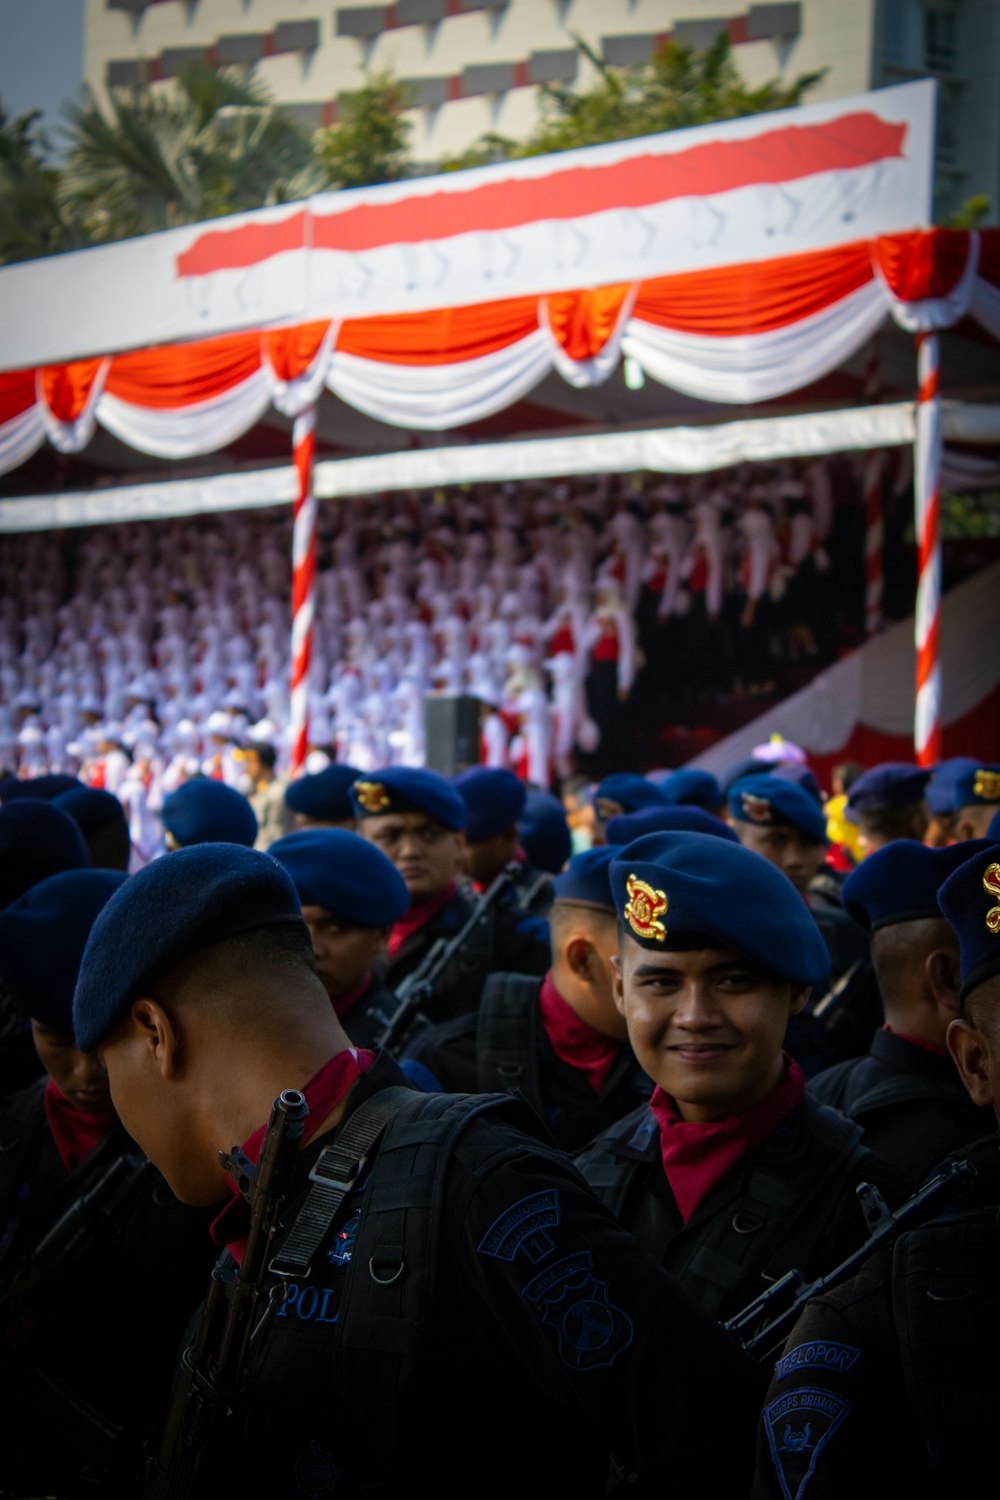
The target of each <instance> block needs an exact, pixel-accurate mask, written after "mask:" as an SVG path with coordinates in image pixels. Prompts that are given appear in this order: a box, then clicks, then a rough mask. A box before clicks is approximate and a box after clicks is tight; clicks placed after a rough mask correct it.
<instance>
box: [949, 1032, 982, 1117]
mask: <svg viewBox="0 0 1000 1500" xmlns="http://www.w3.org/2000/svg"><path fill="white" fill-rule="evenodd" d="M948 1051H949V1052H950V1053H951V1055H952V1058H953V1060H954V1063H955V1066H956V1068H957V1069H958V1071H959V1073H960V1074H961V1077H962V1082H963V1083H964V1084H965V1091H966V1093H967V1094H968V1096H969V1098H970V1099H971V1100H972V1102H973V1104H979V1105H981V1106H982V1107H983V1108H984V1109H991V1108H992V1107H993V1089H992V1087H991V1084H990V1044H989V1039H988V1038H987V1037H985V1036H984V1035H983V1033H982V1032H981V1031H978V1030H977V1029H976V1027H975V1026H973V1025H972V1023H971V1022H970V1021H966V1020H964V1019H963V1018H961V1017H960V1018H958V1019H957V1020H954V1021H952V1023H951V1025H950V1026H949V1027H948Z"/></svg>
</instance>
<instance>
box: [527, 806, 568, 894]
mask: <svg viewBox="0 0 1000 1500" xmlns="http://www.w3.org/2000/svg"><path fill="white" fill-rule="evenodd" d="M517 832H518V835H519V837H520V840H521V848H522V849H523V850H524V852H525V854H526V855H527V856H528V858H529V860H530V861H531V863H532V864H533V865H534V866H535V868H536V870H543V871H545V873H546V874H548V875H558V874H559V871H560V870H561V869H562V868H563V866H564V865H565V863H566V861H567V860H568V859H569V857H570V855H571V854H572V852H573V837H572V834H571V833H570V831H569V824H568V823H567V821H566V812H565V809H564V808H563V805H562V803H561V802H560V801H559V798H558V797H554V796H553V795H552V793H551V792H541V791H538V790H537V789H535V788H531V789H530V790H529V791H528V796H527V798H526V800H525V804H524V812H523V813H522V815H521V818H520V821H519V822H518V825H517Z"/></svg>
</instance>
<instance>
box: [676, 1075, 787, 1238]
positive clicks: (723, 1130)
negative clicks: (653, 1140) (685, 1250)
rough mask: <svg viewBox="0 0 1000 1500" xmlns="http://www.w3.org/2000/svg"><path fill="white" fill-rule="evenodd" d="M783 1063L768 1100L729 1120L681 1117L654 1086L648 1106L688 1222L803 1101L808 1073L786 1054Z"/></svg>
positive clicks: (685, 1220)
mask: <svg viewBox="0 0 1000 1500" xmlns="http://www.w3.org/2000/svg"><path fill="white" fill-rule="evenodd" d="M785 1063H786V1068H785V1074H784V1077H783V1078H782V1080H781V1082H780V1083H779V1084H778V1086H777V1088H776V1089H774V1090H772V1092H771V1093H770V1094H768V1096H767V1098H766V1099H762V1100H761V1102H760V1103H759V1104H755V1105H754V1106H753V1108H752V1109H748V1110H745V1111H744V1112H743V1113H742V1114H739V1115H730V1116H729V1118H728V1119H726V1120H685V1119H682V1117H681V1116H680V1115H679V1114H678V1112H677V1107H676V1105H675V1104H674V1101H673V1100H672V1099H671V1097H670V1095H669V1094H665V1093H664V1092H663V1090H662V1089H660V1088H657V1089H654V1091H653V1097H652V1099H651V1100H650V1109H651V1110H652V1111H653V1114H654V1115H655V1117H656V1123H657V1124H658V1125H659V1127H660V1156H661V1158H662V1161H663V1171H664V1173H665V1175H666V1179H667V1181H668V1182H669V1184H670V1190H671V1192H672V1193H673V1195H674V1198H675V1199H676V1200H677V1207H678V1208H679V1209H680V1211H681V1218H682V1219H683V1220H684V1222H685V1224H686V1223H687V1222H688V1220H689V1219H690V1218H691V1215H692V1214H693V1213H694V1211H695V1209H696V1208H697V1207H698V1206H699V1204H700V1203H702V1202H703V1201H704V1199H705V1198H707V1197H708V1195H709V1193H710V1192H711V1191H712V1189H713V1188H715V1187H716V1186H717V1185H718V1184H719V1183H720V1182H721V1181H722V1179H723V1178H724V1177H728V1176H729V1173H730V1172H731V1171H732V1170H733V1168H734V1167H736V1166H737V1165H738V1164H739V1163H740V1162H741V1161H742V1160H743V1158H744V1157H745V1156H749V1154H750V1152H751V1151H753V1149H754V1148H755V1147H756V1146H759V1145H760V1143H761V1141H763V1140H766V1138H767V1137H768V1136H769V1135H770V1134H771V1132H772V1130H776V1129H777V1127H778V1126H779V1125H780V1124H781V1122H782V1120H784V1119H785V1117H786V1116H787V1115H790V1114H791V1112H792V1110H793V1109H794V1108H795V1107H796V1105H797V1104H801V1102H802V1098H803V1095H804V1094H805V1086H806V1080H805V1075H804V1073H803V1072H802V1069H801V1068H800V1067H799V1065H798V1063H796V1062H793V1061H792V1059H791V1058H790V1057H789V1056H788V1054H787V1053H786V1054H785Z"/></svg>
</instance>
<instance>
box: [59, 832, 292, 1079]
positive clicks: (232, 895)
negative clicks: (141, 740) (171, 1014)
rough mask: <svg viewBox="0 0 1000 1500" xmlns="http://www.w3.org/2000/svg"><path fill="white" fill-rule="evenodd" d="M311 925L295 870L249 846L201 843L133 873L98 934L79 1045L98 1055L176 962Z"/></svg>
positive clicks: (84, 966)
mask: <svg viewBox="0 0 1000 1500" xmlns="http://www.w3.org/2000/svg"><path fill="white" fill-rule="evenodd" d="M287 923H298V924H299V925H300V926H301V927H302V929H303V932H305V930H306V929H305V924H304V923H303V921H302V912H301V908H300V905H299V898H298V894H297V892H296V890H295V885H294V882H293V880H292V877H291V876H290V875H289V873H288V871H287V870H285V869H284V868H283V867H282V866H281V865H279V864H278V861H277V860H276V859H272V858H271V856H270V855H269V854H263V853H261V852H260V851H259V850H257V849H247V848H246V847H245V846H244V845H242V844H219V843H208V844H195V845H193V846H192V847H191V848H189V849H179V850H178V851H177V853H176V854H168V855H165V856H164V857H163V858H162V859H154V860H153V861H152V863H151V864H148V865H146V866H145V867H144V868H143V869H141V870H139V871H138V872H137V873H136V874H135V875H130V876H129V878H128V879H127V880H126V882H125V884H124V885H123V886H122V887H121V889H120V890H118V891H116V892H115V894H114V896H112V898H111V900H110V901H109V902H108V904H107V906H106V907H105V908H104V910H103V911H102V912H101V914H100V916H99V917H98V918H97V921H96V922H95V923H94V926H93V928H92V929H91V933H90V937H89V938H88V940H87V946H86V948H85V949H84V953H83V961H82V963H81V965H80V977H79V979H78V980H77V985H76V993H75V995H74V996H73V1030H74V1031H75V1032H76V1041H77V1046H78V1047H79V1048H80V1049H81V1051H83V1052H92V1051H93V1049H94V1048H95V1047H96V1046H97V1045H98V1043H99V1042H101V1041H103V1040H104V1038H105V1037H106V1036H107V1035H108V1033H109V1032H111V1031H113V1030H114V1028H115V1027H116V1026H117V1025H118V1023H119V1021H121V1020H122V1019H123V1017H124V1016H125V1015H126V1014H127V1012H128V1009H129V1007H130V1005H131V1004H132V1002H133V1000H136V999H138V998H139V996H140V995H141V994H142V993H143V992H144V991H147V992H148V990H149V988H150V987H151V986H152V985H153V984H154V983H155V981H156V980H157V979H158V978H160V977H161V976H162V975H163V974H165V973H166V972H167V970H168V969H170V968H172V967H173V966H174V964H177V963H180V961H181V959H182V958H186V957H187V956H188V954H190V953H194V952H196V951H197V950H198V949H200V948H207V947H210V946H211V945H212V944H213V943H221V942H222V941H223V940H224V939H225V938H230V937H235V936H236V935H237V934H238V933H241V932H251V931H254V930H256V929H259V928H262V927H274V926H278V925H279V924H281V925H283V924H287Z"/></svg>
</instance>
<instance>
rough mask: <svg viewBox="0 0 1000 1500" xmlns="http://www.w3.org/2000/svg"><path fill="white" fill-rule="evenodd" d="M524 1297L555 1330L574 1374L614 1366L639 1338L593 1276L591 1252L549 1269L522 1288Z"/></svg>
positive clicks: (602, 1283) (606, 1288) (604, 1285)
mask: <svg viewBox="0 0 1000 1500" xmlns="http://www.w3.org/2000/svg"><path fill="white" fill-rule="evenodd" d="M524 1296H525V1297H526V1298H527V1299H528V1301H529V1302H534V1303H535V1305H536V1307H537V1309H538V1311H539V1312H540V1313H541V1316H542V1323H543V1324H544V1325H545V1326H546V1327H548V1328H551V1329H552V1330H553V1331H554V1333H555V1335H556V1340H557V1343H558V1349H559V1358H560V1359H561V1360H562V1362H563V1364H564V1365H568V1366H569V1368H570V1369H571V1370H577V1371H587V1370H598V1369H601V1368H604V1367H607V1366H610V1365H613V1364H614V1362H615V1360H616V1359H617V1358H618V1356H619V1354H621V1353H623V1351H624V1350H626V1349H627V1348H628V1347H629V1345H630V1344H631V1343H632V1340H633V1338H634V1337H635V1325H634V1324H633V1322H632V1319H631V1318H630V1317H629V1315H628V1313H627V1312H625V1311H624V1309H623V1308H620V1307H619V1306H618V1305H617V1304H616V1303H614V1302H612V1300H611V1295H610V1288H609V1286H608V1283H607V1282H606V1281H599V1280H598V1278H597V1277H596V1276H595V1275H594V1262H593V1257H592V1256H591V1254H590V1251H589V1250H583V1251H581V1252H580V1253H579V1254H577V1255H570V1256H567V1257H566V1259H565V1260H559V1261H556V1262H555V1264H554V1265H551V1266H547V1267H546V1269H545V1270H544V1271H542V1272H541V1273H540V1274H539V1275H538V1276H536V1277H535V1279H534V1280H533V1281H531V1282H529V1283H528V1285H527V1286H526V1287H525V1288H524Z"/></svg>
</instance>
